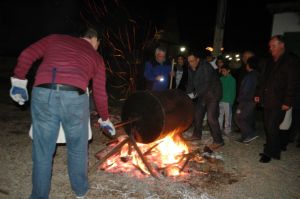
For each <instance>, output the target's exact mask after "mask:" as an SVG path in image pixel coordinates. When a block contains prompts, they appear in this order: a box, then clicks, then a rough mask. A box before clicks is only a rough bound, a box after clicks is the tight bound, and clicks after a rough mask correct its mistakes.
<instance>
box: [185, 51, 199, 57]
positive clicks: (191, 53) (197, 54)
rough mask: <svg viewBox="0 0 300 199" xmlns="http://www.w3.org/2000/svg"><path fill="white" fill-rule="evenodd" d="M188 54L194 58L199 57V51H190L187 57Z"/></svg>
mask: <svg viewBox="0 0 300 199" xmlns="http://www.w3.org/2000/svg"><path fill="white" fill-rule="evenodd" d="M189 56H194V57H196V58H200V53H198V52H195V51H191V52H190V53H189V54H188V57H189Z"/></svg>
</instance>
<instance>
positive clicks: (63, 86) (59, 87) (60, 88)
mask: <svg viewBox="0 0 300 199" xmlns="http://www.w3.org/2000/svg"><path fill="white" fill-rule="evenodd" d="M36 87H41V88H48V89H52V90H56V91H77V92H78V93H79V95H82V94H84V93H85V91H84V90H82V89H81V88H77V87H75V86H70V85H67V84H51V83H48V84H40V85H37V86H36Z"/></svg>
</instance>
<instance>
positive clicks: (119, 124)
mask: <svg viewBox="0 0 300 199" xmlns="http://www.w3.org/2000/svg"><path fill="white" fill-rule="evenodd" d="M139 119H140V118H133V119H131V120H128V121H126V122H119V123H116V124H114V126H115V128H119V127H122V126H125V125H127V124H131V123H132V122H135V121H138V120H139Z"/></svg>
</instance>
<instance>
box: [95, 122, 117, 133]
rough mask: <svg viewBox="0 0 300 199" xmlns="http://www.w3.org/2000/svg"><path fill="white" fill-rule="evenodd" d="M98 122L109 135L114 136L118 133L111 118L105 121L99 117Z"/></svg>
mask: <svg viewBox="0 0 300 199" xmlns="http://www.w3.org/2000/svg"><path fill="white" fill-rule="evenodd" d="M98 123H99V124H100V127H101V128H102V129H103V130H104V133H106V134H107V135H108V136H109V137H114V136H115V135H116V129H115V127H114V125H113V123H112V122H111V121H110V120H109V119H107V120H104V121H103V120H102V119H101V118H99V120H98Z"/></svg>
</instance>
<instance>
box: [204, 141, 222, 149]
mask: <svg viewBox="0 0 300 199" xmlns="http://www.w3.org/2000/svg"><path fill="white" fill-rule="evenodd" d="M224 145H225V144H224V142H222V143H212V144H210V145H209V146H208V147H209V148H210V149H211V150H216V149H218V148H220V147H221V146H224Z"/></svg>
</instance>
